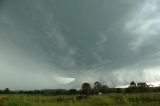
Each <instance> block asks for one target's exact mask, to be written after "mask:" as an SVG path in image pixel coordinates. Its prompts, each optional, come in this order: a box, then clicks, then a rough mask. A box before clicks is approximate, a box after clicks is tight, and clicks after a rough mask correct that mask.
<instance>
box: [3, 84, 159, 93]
mask: <svg viewBox="0 0 160 106" xmlns="http://www.w3.org/2000/svg"><path fill="white" fill-rule="evenodd" d="M93 85H94V86H93V88H92V87H91V85H90V84H89V83H87V82H85V83H83V84H82V88H81V89H80V90H77V89H69V90H66V89H44V90H17V91H11V90H10V89H9V88H5V89H4V90H0V94H45V95H75V94H80V95H83V96H84V95H92V94H102V93H136V92H137V93H143V92H160V87H153V85H147V84H146V83H145V82H139V83H135V82H134V81H131V82H130V84H129V86H128V88H109V87H108V86H107V85H103V84H102V83H100V82H98V81H96V82H95V83H94V84H93Z"/></svg>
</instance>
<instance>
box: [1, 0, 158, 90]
mask: <svg viewBox="0 0 160 106" xmlns="http://www.w3.org/2000/svg"><path fill="white" fill-rule="evenodd" d="M1 8H2V9H1V10H0V14H1V15H0V34H1V35H0V41H3V42H1V46H0V47H1V48H0V49H1V50H3V52H2V54H3V55H4V54H5V55H4V56H3V57H8V55H11V54H12V52H13V54H14V53H15V54H14V55H13V56H15V57H16V58H21V59H20V60H19V61H21V62H24V64H19V63H18V62H17V63H16V62H15V63H14V64H15V65H17V68H14V69H13V71H14V72H15V73H20V72H19V71H16V70H21V73H20V74H19V76H23V73H25V72H26V70H24V69H22V68H18V66H25V64H26V65H27V64H28V63H30V61H35V62H33V64H29V65H28V67H29V68H28V70H29V71H30V72H34V74H33V73H30V74H29V73H27V74H28V75H31V74H32V75H31V76H32V78H31V79H34V77H33V76H35V77H37V78H39V77H40V78H41V77H44V79H45V78H47V77H48V76H49V75H50V74H53V76H49V79H48V80H44V79H42V80H43V81H42V82H47V81H48V82H50V81H55V82H56V86H53V87H60V86H62V85H64V86H65V84H68V83H70V82H72V81H74V82H72V85H73V86H74V87H76V86H77V85H79V83H81V82H84V81H88V82H93V81H95V80H100V81H102V82H104V83H108V84H110V85H111V83H115V84H116V83H125V82H126V83H128V81H130V80H134V79H136V80H138V81H148V79H149V78H147V77H148V74H146V73H147V72H148V71H146V70H148V68H149V69H150V70H151V68H157V67H158V65H159V64H158V62H159V50H160V48H159V46H158V45H159V42H158V41H159V38H160V37H159V31H158V29H159V22H160V21H159V17H160V14H159V13H158V12H159V2H158V1H157V0H153V1H150V0H142V1H139V0H134V1H132V0H119V1H114V0H101V1H97V0H92V1H91V0H87V1H86V0H76V1H75V0H66V1H65V0H64V1H62V0H61V1H60V0H34V1H32V0H24V1H20V0H15V1H5V2H4V3H3V6H2V7H1ZM8 45H13V46H9V48H8ZM5 48H8V49H5ZM15 48H17V49H18V50H17V49H16V50H15ZM6 52H7V53H6ZM8 52H10V53H11V54H8ZM16 52H17V53H16ZM7 54H8V55H7ZM19 55H22V57H21V56H19ZM9 57H10V56H9ZM10 58H11V57H10ZM10 58H8V59H5V58H3V59H2V60H1V61H2V63H3V61H4V60H6V61H10ZM16 58H14V59H13V60H16ZM27 58H29V59H27ZM6 64H7V63H6ZM10 64H11V63H10ZM38 64H39V67H38ZM6 67H7V66H6ZM40 69H41V70H40ZM4 70H12V69H11V68H8V69H7V68H5V67H4V69H1V71H2V72H3V73H4V74H6V73H5V72H4ZM39 70H40V71H39ZM7 72H9V71H7ZM156 72H157V71H156ZM156 72H155V73H156ZM39 73H40V74H39ZM127 74H128V75H129V76H130V77H128V78H126V76H127ZM142 75H145V76H144V77H142ZM56 76H58V77H56ZM146 76H147V77H146ZM152 76H154V74H153V75H152ZM20 79H21V77H20ZM37 80H38V79H37ZM150 80H152V81H155V80H156V81H157V80H159V79H157V78H156V79H150ZM66 81H67V82H66ZM8 82H9V81H8ZM28 82H29V81H28ZM34 83H36V82H33V83H32V84H34ZM59 83H60V84H61V83H62V85H59ZM49 84H50V83H48V84H46V85H45V84H44V83H43V84H42V85H41V84H40V85H38V87H39V88H43V87H51V86H49ZM4 85H5V84H4ZM14 88H16V87H14ZM17 88H18V87H17Z"/></svg>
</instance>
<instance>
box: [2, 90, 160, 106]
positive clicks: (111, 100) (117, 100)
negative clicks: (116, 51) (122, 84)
mask: <svg viewBox="0 0 160 106" xmlns="http://www.w3.org/2000/svg"><path fill="white" fill-rule="evenodd" d="M0 106H160V93H134V94H105V95H100V96H98V95H96V96H90V97H89V98H87V99H86V100H78V101H77V100H76V95H74V96H64V95H62V96H45V95H23V94H15V95H13V94H12V95H0Z"/></svg>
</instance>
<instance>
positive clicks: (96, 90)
mask: <svg viewBox="0 0 160 106" xmlns="http://www.w3.org/2000/svg"><path fill="white" fill-rule="evenodd" d="M101 88H102V84H101V83H100V82H98V81H97V82H95V83H94V90H95V92H100V91H101Z"/></svg>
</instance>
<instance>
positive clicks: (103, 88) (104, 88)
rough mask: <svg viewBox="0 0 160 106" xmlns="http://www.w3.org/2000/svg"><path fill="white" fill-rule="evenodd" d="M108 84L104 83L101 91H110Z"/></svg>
mask: <svg viewBox="0 0 160 106" xmlns="http://www.w3.org/2000/svg"><path fill="white" fill-rule="evenodd" d="M108 88H109V87H108V86H107V85H102V87H101V92H103V93H106V92H107V91H108Z"/></svg>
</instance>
